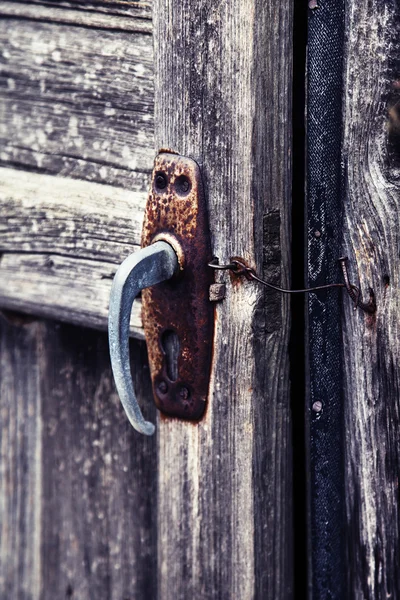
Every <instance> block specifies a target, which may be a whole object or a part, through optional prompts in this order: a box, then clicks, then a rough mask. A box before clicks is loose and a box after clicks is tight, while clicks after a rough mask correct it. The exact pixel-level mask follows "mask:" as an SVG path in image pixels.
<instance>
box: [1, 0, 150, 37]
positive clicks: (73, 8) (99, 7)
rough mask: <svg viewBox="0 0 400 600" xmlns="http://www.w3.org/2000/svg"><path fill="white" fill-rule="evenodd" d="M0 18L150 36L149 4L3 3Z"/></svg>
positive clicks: (74, 0)
mask: <svg viewBox="0 0 400 600" xmlns="http://www.w3.org/2000/svg"><path fill="white" fill-rule="evenodd" d="M0 16H3V17H18V18H20V19H30V20H32V19H34V20H35V21H49V22H51V23H71V24H73V25H83V26H85V27H93V28H95V29H113V30H114V31H116V30H119V31H137V32H139V31H141V32H146V33H152V25H151V2H141V1H139V2H125V1H123V0H122V1H121V0H111V1H104V0H98V1H97V2H96V1H93V2H83V1H82V0H71V1H69V2H68V1H62V2H60V0H29V2H21V1H18V0H6V1H3V2H2V3H1V5H0Z"/></svg>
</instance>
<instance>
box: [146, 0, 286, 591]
mask: <svg viewBox="0 0 400 600" xmlns="http://www.w3.org/2000/svg"><path fill="white" fill-rule="evenodd" d="M292 25H293V23H292V1H291V0H284V1H283V2H280V3H273V2H264V1H261V0H248V1H247V2H245V3H243V2H241V1H240V0H223V1H222V2H217V3H215V2H213V1H211V0H202V1H199V0H155V2H154V27H155V35H154V39H155V61H156V66H155V71H156V86H155V88H156V98H155V122H156V125H155V136H156V144H157V148H171V149H173V150H176V151H177V152H179V153H181V154H183V155H189V156H192V157H193V158H195V159H196V160H197V161H198V162H199V164H200V166H201V169H202V172H203V176H204V182H205V186H206V190H207V194H208V203H209V215H210V225H211V234H212V245H213V251H214V253H215V255H216V256H218V257H219V259H220V260H221V261H222V262H224V261H226V260H228V259H229V257H231V256H233V255H235V256H241V257H243V258H244V259H245V260H246V261H248V263H250V264H251V265H253V266H255V267H256V268H257V270H258V271H259V272H260V273H262V272H264V275H265V276H267V277H269V278H273V279H275V281H277V282H281V283H282V284H285V285H287V284H288V283H289V252H290V234H289V231H290V192H291V163H290V144H291V66H292V59H291V53H292V47H291V43H292ZM224 281H226V283H227V296H226V298H225V300H224V301H223V302H221V303H220V304H219V305H218V306H216V313H215V327H216V329H215V337H214V355H213V370H212V378H211V385H210V392H209V401H208V410H207V414H206V417H205V418H204V419H203V420H202V422H201V423H200V424H199V425H193V424H191V423H185V422H179V421H177V420H167V419H160V421H159V463H158V468H159V490H158V561H159V575H158V576H159V592H158V593H159V597H160V598H162V599H163V600H169V599H172V598H174V599H175V598H190V597H195V598H210V597H221V598H241V599H247V598H276V599H278V598H289V597H290V596H291V590H292V557H291V552H292V548H291V534H292V531H291V527H292V523H291V504H290V497H291V446H290V415H289V365H288V352H287V350H288V337H289V326H290V318H289V303H288V300H287V299H286V298H284V297H282V296H277V295H269V294H268V296H267V295H266V294H265V292H264V291H263V290H262V289H260V287H258V286H257V285H255V284H254V283H251V282H247V281H244V280H243V281H240V282H236V283H234V284H233V283H232V281H231V280H230V277H229V275H225V276H224Z"/></svg>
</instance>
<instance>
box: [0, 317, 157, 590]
mask: <svg viewBox="0 0 400 600" xmlns="http://www.w3.org/2000/svg"><path fill="white" fill-rule="evenodd" d="M0 340H1V342H0V343H1V354H0V386H1V387H0V390H1V394H0V411H1V415H2V427H1V431H0V440H1V444H0V448H1V463H0V506H1V507H2V510H1V513H0V531H1V543H0V563H1V570H0V573H1V575H0V598H2V599H4V600H6V599H7V600H8V599H10V598H13V599H15V600H47V599H48V600H53V599H54V598H82V599H83V598H85V599H89V598H96V599H99V600H121V598H155V597H156V587H157V578H156V556H157V553H156V547H155V546H156V532H155V527H156V516H155V511H156V477H155V469H156V438H155V437H153V438H148V437H146V436H137V435H135V433H134V432H133V430H132V428H131V427H130V425H129V423H128V422H127V420H126V417H125V414H124V412H123V410H122V407H121V405H120V402H119V399H118V397H117V395H116V392H115V389H114V386H113V382H112V375H111V370H110V365H109V359H108V349H107V338H106V336H105V335H104V334H98V333H96V332H93V331H89V330H86V329H79V328H76V327H73V326H66V325H61V326H60V325H58V324H55V323H46V322H29V321H28V322H26V323H25V324H24V321H23V319H19V318H16V317H15V316H13V317H12V322H11V323H9V324H6V323H4V322H2V323H1V324H0ZM131 354H132V359H133V363H134V364H133V366H134V369H135V370H134V372H135V373H136V377H135V379H136V381H135V386H136V391H137V392H138V393H139V396H140V397H141V398H142V399H143V397H146V398H150V396H151V393H150V392H149V376H148V367H147V359H146V353H145V348H144V345H143V343H139V342H137V341H136V342H134V343H133V344H132V347H131ZM144 412H145V413H146V415H147V416H148V417H149V418H151V419H154V416H155V415H154V412H155V408H154V406H153V405H152V403H151V402H148V401H146V402H145V406H144Z"/></svg>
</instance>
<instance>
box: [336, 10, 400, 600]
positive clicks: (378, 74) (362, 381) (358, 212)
mask: <svg viewBox="0 0 400 600" xmlns="http://www.w3.org/2000/svg"><path fill="white" fill-rule="evenodd" d="M399 23H400V7H399V4H398V3H397V2H395V1H394V0H386V1H384V2H380V1H378V0H369V1H367V0H365V1H364V0H363V1H362V2H359V1H356V0H353V1H352V2H350V3H348V7H347V47H346V62H345V79H344V86H345V87H344V94H345V95H344V99H345V110H344V124H345V134H344V148H343V155H344V162H345V173H346V197H345V205H344V252H345V254H348V256H349V257H350V259H351V265H352V269H351V277H352V279H353V280H355V281H357V279H359V280H360V284H361V290H362V293H363V294H364V296H365V297H368V292H369V288H372V289H373V291H374V293H375V297H376V302H377V306H378V310H377V313H376V315H375V316H373V317H371V316H368V315H365V314H363V313H362V312H360V311H357V312H356V313H355V312H354V311H353V309H352V305H351V303H349V302H348V301H347V300H346V299H345V301H344V324H343V332H344V333H343V336H344V355H345V360H344V365H345V388H346V402H345V415H346V417H345V418H346V449H345V450H346V498H347V525H348V532H347V540H348V553H349V568H348V573H349V597H351V598H357V599H359V598H360V599H361V598H362V599H371V600H372V599H376V598H398V597H400V580H399V577H398V573H399V568H400V557H399V547H400V540H399V516H400V514H399V488H398V486H399V481H398V477H399V439H400V426H399V425H400V422H399V398H400V382H399V361H400V330H399V311H400V294H399V278H400V267H399V247H400V246H399V244H400V238H399V217H400V214H399V191H400V184H399V160H398V158H399V156H400V145H399V138H398V129H397V128H398V102H399V94H398V78H399V71H398V56H399V51H400V38H399Z"/></svg>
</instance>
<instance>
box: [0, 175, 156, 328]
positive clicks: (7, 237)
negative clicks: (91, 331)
mask: <svg viewBox="0 0 400 600" xmlns="http://www.w3.org/2000/svg"><path fill="white" fill-rule="evenodd" d="M145 201H146V195H145V194H144V193H142V192H132V191H128V190H123V189H120V188H116V187H112V186H108V185H100V184H97V183H89V182H84V181H76V180H73V179H64V178H60V177H53V176H49V175H41V174H36V173H25V172H22V171H16V170H14V169H5V168H0V306H2V307H7V308H10V309H17V310H21V311H23V312H25V313H31V314H38V315H42V316H47V317H53V318H57V319H61V320H64V321H69V322H72V323H78V324H82V325H86V326H89V327H96V328H101V329H106V328H107V317H108V302H109V295H110V287H111V283H112V279H113V277H114V274H115V271H116V270H117V268H118V266H119V264H120V263H121V262H122V261H123V260H124V258H126V257H127V256H128V255H129V254H130V253H132V252H134V251H136V250H138V249H139V247H140V236H141V229H142V221H143V210H144V204H145ZM131 332H132V335H135V336H137V337H143V332H142V322H141V310H140V301H136V302H135V304H134V308H133V311H132V318H131Z"/></svg>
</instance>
